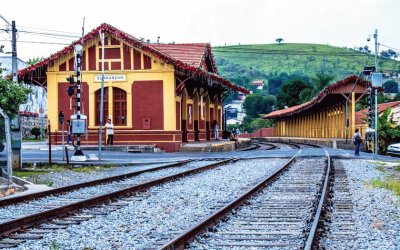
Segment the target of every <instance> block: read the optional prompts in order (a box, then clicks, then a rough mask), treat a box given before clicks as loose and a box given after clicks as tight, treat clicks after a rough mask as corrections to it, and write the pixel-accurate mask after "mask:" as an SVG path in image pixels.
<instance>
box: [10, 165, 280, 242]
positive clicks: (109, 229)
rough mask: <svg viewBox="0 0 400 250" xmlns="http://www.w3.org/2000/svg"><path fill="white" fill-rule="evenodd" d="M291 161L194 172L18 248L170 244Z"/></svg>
mask: <svg viewBox="0 0 400 250" xmlns="http://www.w3.org/2000/svg"><path fill="white" fill-rule="evenodd" d="M285 162H287V160H282V159H274V160H273V161H271V160H269V161H266V160H247V161H239V162H236V163H233V164H231V165H228V166H221V167H218V168H216V169H214V170H210V171H206V172H203V173H200V174H196V175H192V176H189V177H188V178H184V179H180V180H177V181H174V182H170V183H167V184H164V185H160V186H157V187H154V188H151V189H150V190H149V191H148V192H144V193H141V195H140V196H141V197H142V199H141V200H138V201H131V202H129V205H128V206H126V207H123V208H121V209H118V210H116V211H114V212H111V213H110V214H107V215H99V216H97V217H95V218H93V219H91V220H88V221H85V222H82V223H81V224H80V225H72V226H69V227H68V228H67V229H66V230H58V231H53V232H52V233H49V234H47V235H46V236H45V237H44V238H43V239H42V240H38V241H29V242H27V243H24V244H21V245H19V246H18V249H44V248H49V247H50V246H57V247H59V248H60V249H84V248H93V249H143V248H146V247H156V246H160V244H163V243H165V242H166V241H167V240H168V239H170V238H172V237H174V236H175V235H176V234H178V233H180V232H181V231H182V230H185V229H187V228H188V227H190V226H191V225H194V224H195V223H196V222H198V221H199V220H201V218H204V217H205V216H208V215H209V214H210V213H212V212H214V211H216V210H217V209H218V208H219V207H221V206H222V205H224V204H226V203H227V202H230V201H231V200H232V199H234V198H235V197H237V196H238V195H240V194H242V193H243V192H244V191H245V190H247V188H248V187H249V185H253V184H255V183H256V182H257V181H259V180H261V179H262V178H265V176H267V175H269V174H270V173H272V172H273V171H274V170H276V169H277V168H278V167H281V166H282V165H283V163H285Z"/></svg>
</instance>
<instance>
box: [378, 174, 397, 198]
mask: <svg viewBox="0 0 400 250" xmlns="http://www.w3.org/2000/svg"><path fill="white" fill-rule="evenodd" d="M371 185H372V186H373V187H375V188H385V189H388V190H391V191H393V192H394V194H395V195H397V196H398V197H399V198H400V180H398V179H396V178H394V177H390V178H388V179H386V180H372V181H371Z"/></svg>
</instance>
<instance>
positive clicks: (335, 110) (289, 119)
mask: <svg viewBox="0 0 400 250" xmlns="http://www.w3.org/2000/svg"><path fill="white" fill-rule="evenodd" d="M369 87H371V82H369V81H366V80H364V79H362V78H359V77H358V76H355V75H353V76H350V77H348V78H346V79H343V80H341V81H338V82H335V83H333V84H331V85H330V86H328V87H327V88H325V89H324V90H322V91H321V92H320V93H319V94H318V96H316V97H315V98H314V99H312V100H311V101H309V102H306V103H303V104H300V105H297V106H293V107H290V108H286V109H282V110H276V111H273V112H271V113H269V114H267V115H265V116H264V117H263V118H264V119H272V120H274V122H275V129H274V130H273V134H274V136H276V137H302V138H337V139H345V138H346V137H347V138H352V136H353V133H354V131H355V129H356V128H358V129H359V130H360V131H361V134H365V130H366V128H367V124H365V123H358V122H357V119H356V118H357V115H356V103H357V102H358V101H359V100H360V99H361V98H363V97H364V96H365V95H366V94H367V91H368V88H369ZM346 106H347V109H348V116H347V119H348V126H346Z"/></svg>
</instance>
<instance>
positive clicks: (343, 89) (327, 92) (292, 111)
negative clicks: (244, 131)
mask: <svg viewBox="0 0 400 250" xmlns="http://www.w3.org/2000/svg"><path fill="white" fill-rule="evenodd" d="M355 83H356V85H357V86H361V87H362V88H361V90H363V89H366V88H368V87H371V82H369V81H366V80H364V79H362V78H360V77H358V76H356V75H352V76H349V77H347V78H345V79H343V80H341V81H338V82H335V83H333V84H331V85H329V86H328V87H326V88H325V89H324V90H322V91H321V92H320V93H319V94H318V96H316V97H314V99H312V100H311V101H309V102H306V103H303V104H300V105H297V106H293V107H290V108H286V109H281V110H276V111H273V112H271V113H269V114H267V115H265V116H263V119H279V118H284V117H289V116H293V115H297V114H299V113H302V112H307V111H309V110H311V109H313V108H315V107H317V106H318V105H320V104H321V103H322V102H323V101H325V100H327V99H328V97H329V96H331V95H333V94H346V93H347V94H348V93H350V92H351V91H349V90H351V86H350V85H352V84H355ZM357 86H355V87H357ZM349 87H350V89H349ZM356 89H357V88H355V89H353V90H354V91H355V90H356ZM342 99H343V98H342Z"/></svg>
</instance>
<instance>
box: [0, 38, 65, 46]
mask: <svg viewBox="0 0 400 250" xmlns="http://www.w3.org/2000/svg"><path fill="white" fill-rule="evenodd" d="M0 41H2V42H11V40H1V39H0ZM18 42H19V43H38V44H55V45H70V44H69V43H53V42H38V41H20V40H18Z"/></svg>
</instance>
